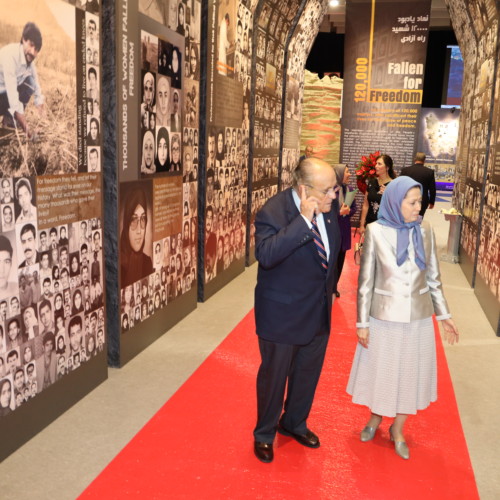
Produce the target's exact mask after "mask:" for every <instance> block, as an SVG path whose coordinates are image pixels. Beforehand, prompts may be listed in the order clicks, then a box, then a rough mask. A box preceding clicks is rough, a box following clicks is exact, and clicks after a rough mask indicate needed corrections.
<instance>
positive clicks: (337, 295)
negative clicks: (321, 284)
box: [335, 290, 340, 298]
mask: <svg viewBox="0 0 500 500" xmlns="http://www.w3.org/2000/svg"><path fill="white" fill-rule="evenodd" d="M335 297H337V298H338V297H340V292H339V291H338V290H337V291H336V292H335Z"/></svg>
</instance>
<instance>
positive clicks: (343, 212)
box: [340, 203, 351, 215]
mask: <svg viewBox="0 0 500 500" xmlns="http://www.w3.org/2000/svg"><path fill="white" fill-rule="evenodd" d="M350 211H351V209H350V208H349V207H348V206H347V205H346V204H345V203H344V204H343V205H342V206H341V207H340V215H349V212H350Z"/></svg>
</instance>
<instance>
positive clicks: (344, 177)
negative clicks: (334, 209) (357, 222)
mask: <svg viewBox="0 0 500 500" xmlns="http://www.w3.org/2000/svg"><path fill="white" fill-rule="evenodd" d="M334 170H335V175H336V177H337V186H338V187H339V190H338V193H337V198H338V200H339V207H340V210H339V213H338V220H339V228H340V237H341V240H342V241H341V246H340V252H339V256H338V258H337V288H336V289H335V292H334V293H335V295H336V296H337V297H340V293H339V289H338V282H339V281H340V275H341V274H342V269H343V268H344V261H345V254H346V252H347V250H350V249H351V217H352V216H353V214H354V213H355V212H356V202H355V201H353V202H352V204H351V206H348V205H346V204H345V197H346V194H347V193H348V192H349V191H350V189H349V186H348V182H349V177H351V173H350V172H349V167H348V166H347V165H344V164H339V165H335V167H334Z"/></svg>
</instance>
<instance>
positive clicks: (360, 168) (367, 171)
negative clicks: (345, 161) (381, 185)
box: [356, 151, 380, 194]
mask: <svg viewBox="0 0 500 500" xmlns="http://www.w3.org/2000/svg"><path fill="white" fill-rule="evenodd" d="M379 156H380V151H377V152H376V153H370V155H369V156H362V157H361V161H360V162H359V163H358V164H357V165H356V182H357V185H358V189H359V190H360V191H361V192H362V193H363V194H365V193H366V189H367V187H368V186H367V184H368V181H369V180H370V179H375V178H376V177H377V176H376V174H375V162H376V160H377V157H379Z"/></svg>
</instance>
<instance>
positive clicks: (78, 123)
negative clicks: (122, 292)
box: [0, 0, 107, 460]
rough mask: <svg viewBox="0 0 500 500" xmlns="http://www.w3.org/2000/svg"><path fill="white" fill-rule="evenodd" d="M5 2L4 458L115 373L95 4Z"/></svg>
mask: <svg viewBox="0 0 500 500" xmlns="http://www.w3.org/2000/svg"><path fill="white" fill-rule="evenodd" d="M74 4H75V2H73V3H72V4H71V3H68V2H65V1H62V0H51V1H37V0H19V1H18V2H16V3H15V4H12V2H7V1H4V0H2V1H0V9H1V11H2V20H1V22H0V25H1V29H0V33H1V35H0V41H1V45H2V47H1V48H0V114H1V119H2V123H1V128H0V164H1V167H0V168H1V174H2V179H1V182H0V184H1V199H0V211H1V233H0V393H1V396H0V416H1V422H0V442H1V443H2V446H1V447H0V460H2V459H3V458H5V457H6V456H7V455H9V454H10V453H12V451H14V450H15V449H16V448H18V447H19V446H20V445H21V444H23V443H24V442H25V441H27V440H28V439H29V438H31V437H32V436H34V435H35V434H36V433H37V432H39V431H40V430H41V429H43V428H44V427H45V426H46V425H47V424H48V423H50V422H51V421H53V420H54V419H55V418H57V417H58V416H59V415H60V414H61V413H63V412H64V411H65V410H67V409H68V408H69V407H70V406H71V405H73V404H74V403H75V402H77V401H78V400H79V399H81V398H82V397H83V396H85V394H87V393H88V392H90V391H91V390H92V389H93V388H95V387H96V386H97V385H98V384H99V383H100V382H102V381H103V380H105V379H106V377H107V363H106V331H105V309H104V307H105V304H104V302H105V301H104V270H103V247H102V242H103V236H104V234H103V225H102V175H101V165H102V146H103V140H102V133H101V129H102V127H101V123H102V121H101V119H102V101H101V49H100V42H101V34H102V27H101V20H100V12H99V5H98V3H97V2H87V3H85V2H84V3H82V2H77V5H76V6H75V5H74Z"/></svg>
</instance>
